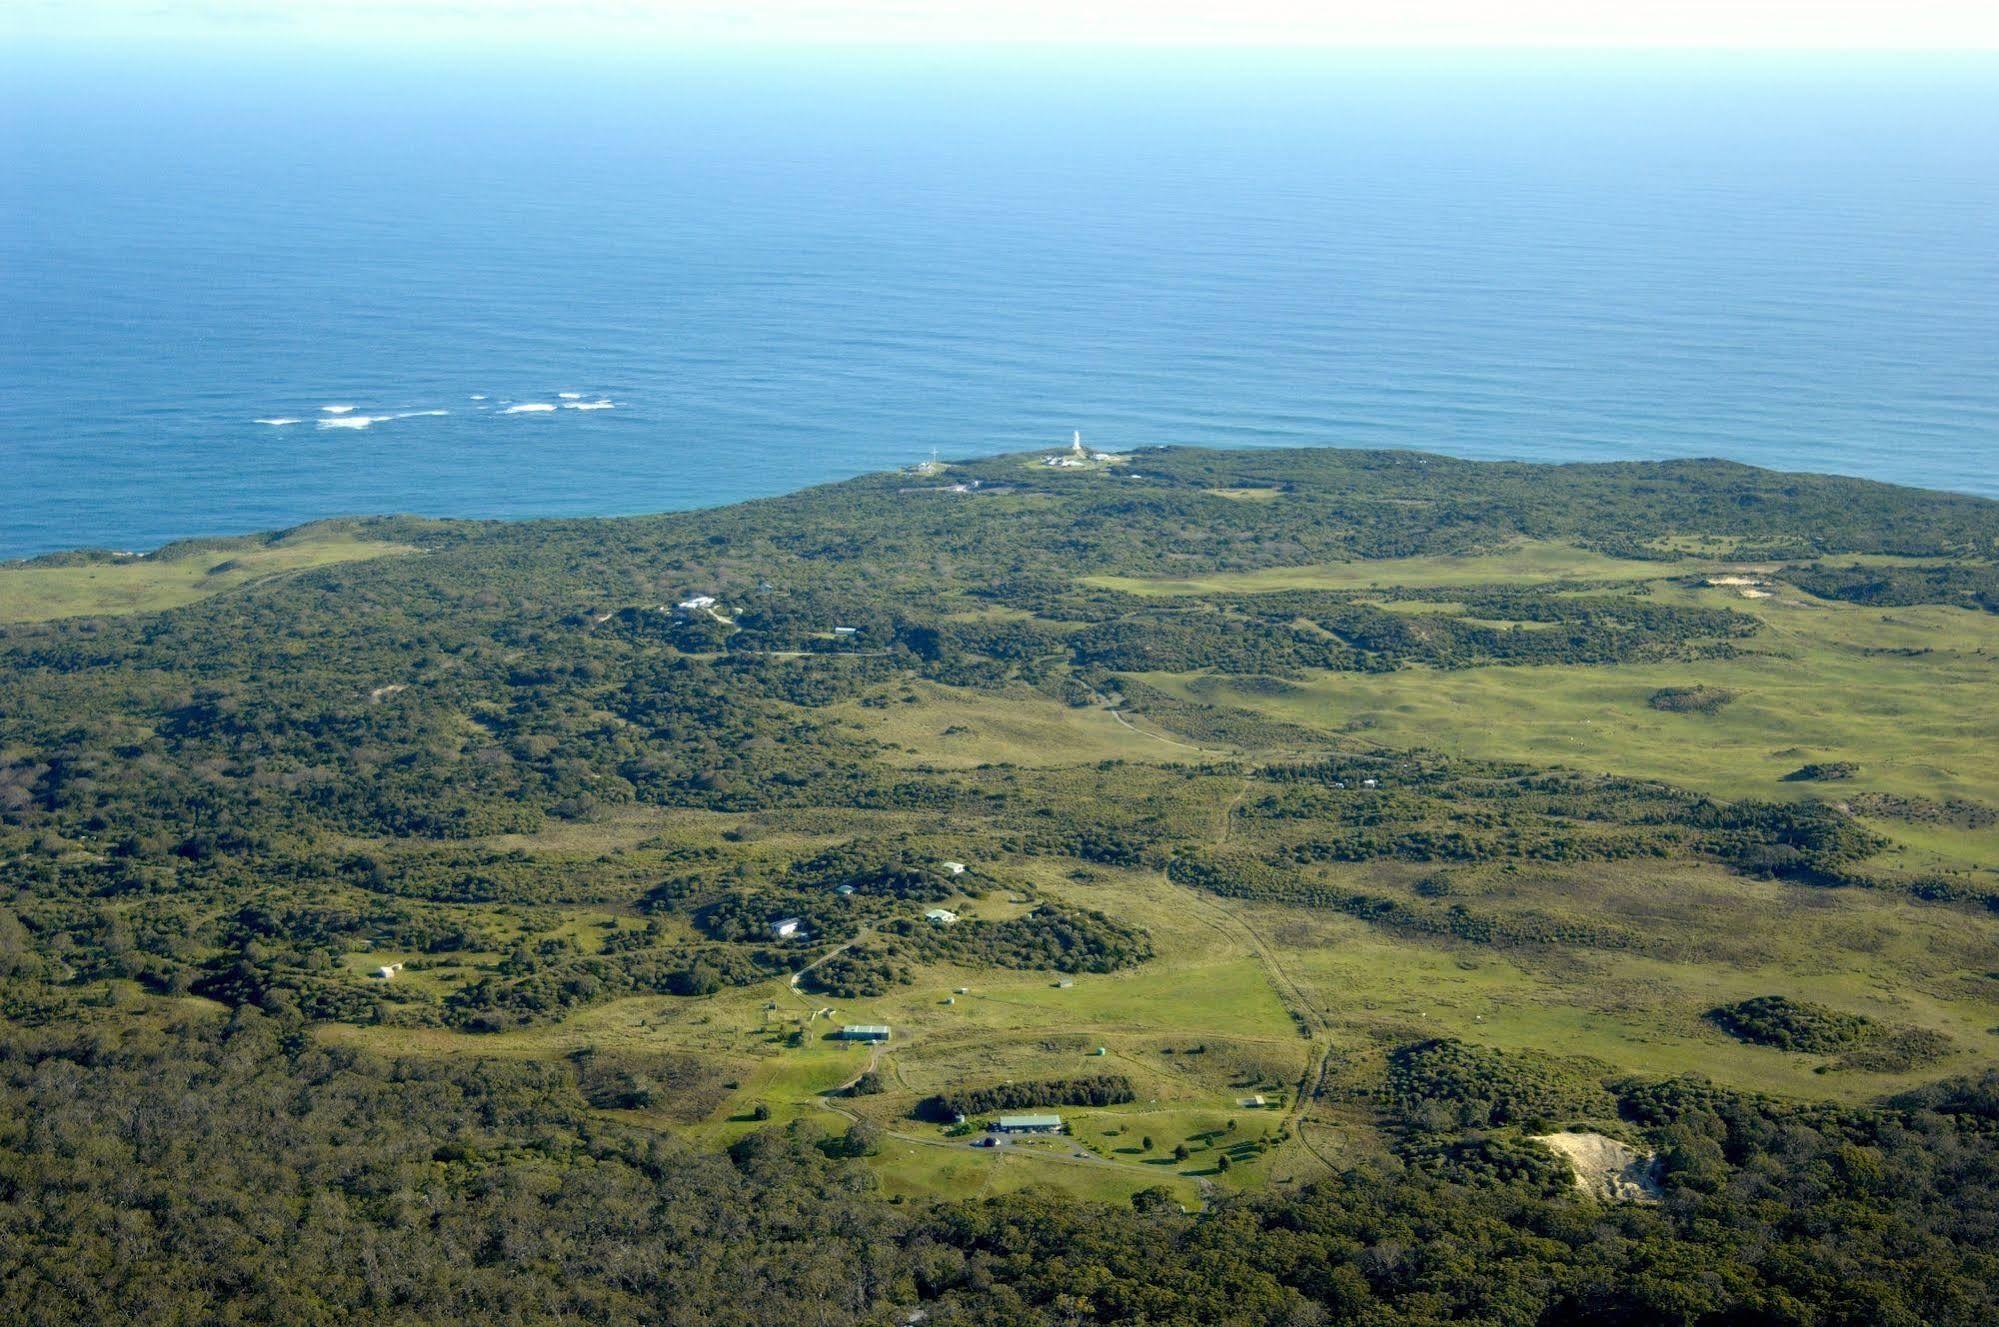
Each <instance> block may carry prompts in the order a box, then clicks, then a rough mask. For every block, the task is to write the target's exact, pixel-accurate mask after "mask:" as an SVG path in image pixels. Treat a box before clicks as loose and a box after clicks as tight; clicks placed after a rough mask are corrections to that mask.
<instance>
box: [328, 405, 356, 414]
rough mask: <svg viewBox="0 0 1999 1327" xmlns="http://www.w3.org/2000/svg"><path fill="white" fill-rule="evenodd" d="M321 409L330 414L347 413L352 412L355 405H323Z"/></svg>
mask: <svg viewBox="0 0 1999 1327" xmlns="http://www.w3.org/2000/svg"><path fill="white" fill-rule="evenodd" d="M320 409H321V410H324V411H325V412H326V413H327V414H329V415H345V414H349V413H351V412H352V411H353V409H354V407H353V406H351V405H323V406H321V407H320Z"/></svg>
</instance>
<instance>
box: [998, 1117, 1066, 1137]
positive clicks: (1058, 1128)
mask: <svg viewBox="0 0 1999 1327" xmlns="http://www.w3.org/2000/svg"><path fill="white" fill-rule="evenodd" d="M993 1130H994V1132H996V1133H1061V1132H1062V1117H1061V1116H1060V1115H1002V1116H1000V1117H999V1118H998V1119H997V1120H994V1121H993Z"/></svg>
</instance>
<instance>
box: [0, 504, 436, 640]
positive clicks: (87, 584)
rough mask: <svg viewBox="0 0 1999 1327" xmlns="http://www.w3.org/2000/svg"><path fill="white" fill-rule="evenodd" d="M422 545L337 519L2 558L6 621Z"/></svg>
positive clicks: (174, 597) (181, 596)
mask: <svg viewBox="0 0 1999 1327" xmlns="http://www.w3.org/2000/svg"><path fill="white" fill-rule="evenodd" d="M416 551H417V550H416V549H414V548H412V547H410V546H409V545H407V544H395V543H386V542H383V541H380V540H373V539H364V538H359V537H356V536H355V535H353V534H351V533H347V532H345V531H343V530H341V529H340V528H339V527H337V526H334V527H327V526H313V527H308V528H307V529H305V530H303V531H300V532H298V533H296V534H294V535H292V536H289V537H285V538H280V539H276V540H272V541H270V542H266V541H264V540H262V539H241V540H217V541H213V542H208V543H204V545H203V547H202V548H201V549H200V550H199V551H195V552H188V553H184V554H182V555H181V556H178V557H173V558H168V559H161V558H158V557H129V558H119V559H118V560H116V561H112V562H93V563H87V564H84V565H80V566H23V565H19V564H16V565H11V566H0V622H47V621H51V620H54V619H56V618H64V617H103V616H113V615H118V614H124V613H153V612H159V611H160V610H162V609H167V608H178V607H180V606H181V605H183V604H191V603H194V602H195V601H196V600H198V599H206V598H207V597H208V596H210V595H213V594H220V593H222V592H223V591H224V590H233V589H238V588H240V587H242V586H246V585H253V584H256V583H257V582H259V581H263V580H267V579H269V578H270V577H272V576H279V575H284V574H286V573H288V572H296V571H305V570H307V569H309V568H312V567H324V566H329V565H331V564H333V563H336V562H355V561H360V560H363V559H367V558H378V557H389V556H393V555H396V554H402V553H414V552H416Z"/></svg>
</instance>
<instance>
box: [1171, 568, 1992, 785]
mask: <svg viewBox="0 0 1999 1327" xmlns="http://www.w3.org/2000/svg"><path fill="white" fill-rule="evenodd" d="M1791 595H1792V592H1786V596H1785V597H1784V598H1782V599H1776V600H1758V601H1745V600H1740V599H1735V598H1733V597H1732V596H1729V595H1727V594H1726V592H1723V591H1710V590H1703V591H1698V592H1678V597H1683V598H1686V599H1688V600H1690V601H1694V602H1703V603H1709V604H1711V605H1713V606H1722V605H1726V606H1728V607H1732V608H1736V609H1738V610H1740V611H1745V612H1749V613H1753V614H1755V615H1756V616H1758V617H1760V618H1762V619H1763V621H1764V623H1765V624H1766V629H1765V631H1764V632H1762V633H1761V634H1760V635H1758V636H1757V637H1754V638H1751V639H1750V640H1749V641H1747V642H1745V644H1744V648H1743V650H1742V652H1741V653H1740V654H1738V655H1737V656H1736V657H1734V658H1725V659H1704V660H1700V661H1697V662H1693V663H1677V662H1673V663H1645V664H1601V665H1599V664H1582V665H1577V664H1555V665H1529V666H1518V667H1488V668H1467V669H1458V670H1450V671H1445V670H1438V669H1432V668H1422V667H1411V668H1404V669H1400V670H1398V671H1396V672H1392V673H1382V674H1354V673H1320V674H1317V675H1314V676H1311V677H1309V678H1307V679H1304V680H1301V681H1299V682H1297V683H1296V684H1294V685H1292V686H1289V687H1286V688H1284V689H1282V690H1275V691H1273V690H1270V689H1268V688H1255V687H1251V686H1238V685H1236V684H1234V683H1232V682H1231V681H1230V679H1228V678H1225V677H1205V678H1203V679H1201V682H1200V685H1201V688H1202V695H1201V698H1203V699H1209V700H1215V701H1219V702H1220V703H1224V704H1230V705H1237V706H1241V707H1243V708H1245V709H1251V710H1257V711H1261V712H1263V713H1265V714H1267V715H1269V716H1271V717H1272V718H1277V719H1282V720H1285V721H1288V722H1291V723H1296V724H1300V725H1302V726H1305V727H1311V728H1318V729H1320V730H1322V731H1328V732H1345V733H1352V734H1357V735H1361V736H1364V737H1368V738H1371V739H1373V740H1377V741H1379V742H1381V743H1383V744H1384V745H1388V746H1427V747H1432V748H1437V749H1441V750H1444V751H1448V752H1452V753H1454V754H1459V755H1464V756H1470V757H1480V758H1494V759H1504V760H1522V761H1531V762H1535V763H1539V764H1552V765H1566V766H1570V767H1573V768H1579V769H1588V770H1595V771H1601V772H1605V773H1615V774H1629V775H1642V776H1648V777H1653V778H1659V779H1664V780H1666V781H1668V782H1672V783H1675V784H1678V785H1680V786H1682V787H1687V788H1695V789H1699V790H1701V791H1704V792H1710V793H1714V794H1716V795H1720V796H1727V797H1759V798H1779V797H1800V796H1811V795H1821V796H1829V795H1838V794H1841V793H1860V792H1872V791H1879V792H1891V793H1900V794H1905V795H1914V796H1923V797H1934V798H1950V797H1963V798H1970V799H1972V800H1975V801H1989V800H1990V798H1991V790H1992V789H1993V788H1995V787H1999V706H1995V705H1994V704H1993V703H1992V698H1993V695H1994V693H1995V688H1999V616H1995V615H1993V614H1989V613H1978V612H1973V611H1970V610H1966V609H1958V608H1946V607H1940V606H1920V607H1912V608H1894V609H1879V608H1862V607H1856V606H1851V605H1843V604H1842V605H1836V606H1835V605H1827V604H1822V603H1818V602H1811V603H1806V602H1804V601H1802V600H1799V599H1796V598H1793V597H1791ZM1145 680H1146V681H1148V682H1151V683H1153V684H1154V685H1156V686H1160V687H1162V688H1164V689H1166V690H1168V691H1172V692H1175V693H1176V694H1179V695H1182V696H1188V697H1190V698H1192V697H1191V692H1190V691H1189V689H1188V688H1189V683H1190V682H1191V681H1193V679H1192V678H1190V677H1186V676H1179V675H1167V674H1151V675H1146V677H1145ZM1693 681H1698V682H1700V683H1701V684H1703V685H1707V686H1713V687H1719V688H1723V689H1725V690H1729V691H1733V692H1735V693H1736V699H1735V700H1734V701H1733V702H1732V703H1731V704H1729V705H1728V706H1727V707H1726V708H1724V709H1722V710H1721V711H1719V712H1718V713H1715V714H1674V713H1665V712H1662V711H1659V710H1655V709H1653V708H1652V707H1651V706H1650V705H1649V704H1648V703H1647V701H1648V699H1649V697H1650V696H1651V695H1652V693H1653V692H1655V691H1657V690H1660V689H1661V688H1665V687H1673V686H1685V685H1687V684H1688V683H1690V682H1693ZM1833 760H1846V761H1852V762H1854V763H1856V764H1858V765H1859V766H1860V773H1859V776H1858V777H1857V778H1855V779H1853V780H1851V781H1850V782H1842V783H1839V784H1836V785H1818V784H1811V783H1786V782H1783V777H1784V775H1786V774H1788V773H1790V772H1791V771H1792V770H1795V769H1797V768H1798V767H1799V766H1800V765H1803V764H1804V763H1806V762H1807V761H1833Z"/></svg>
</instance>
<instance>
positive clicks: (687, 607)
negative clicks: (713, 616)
mask: <svg viewBox="0 0 1999 1327" xmlns="http://www.w3.org/2000/svg"><path fill="white" fill-rule="evenodd" d="M715 604H716V599H715V596H714V595H712V594H697V595H693V596H692V597H690V598H686V599H682V600H681V601H680V602H679V603H677V604H675V605H674V607H675V608H678V609H680V610H681V611H682V612H684V613H698V612H700V611H701V610H702V609H704V608H713V607H714V606H715Z"/></svg>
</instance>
